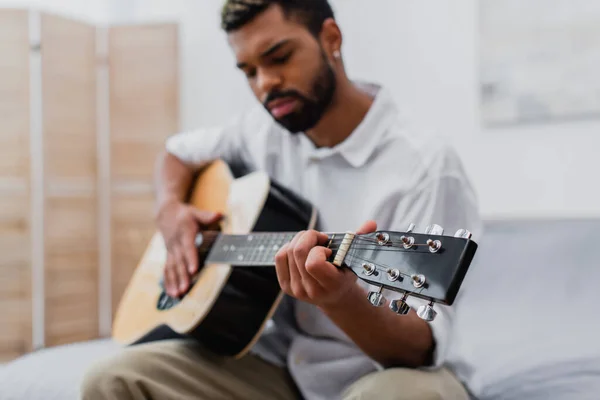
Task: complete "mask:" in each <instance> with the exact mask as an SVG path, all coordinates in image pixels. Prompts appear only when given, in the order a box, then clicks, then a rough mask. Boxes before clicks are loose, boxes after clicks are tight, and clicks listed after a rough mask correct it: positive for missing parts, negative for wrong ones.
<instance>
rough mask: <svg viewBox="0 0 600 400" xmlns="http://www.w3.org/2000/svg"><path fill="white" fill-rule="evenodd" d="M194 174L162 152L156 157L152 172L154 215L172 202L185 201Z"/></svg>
mask: <svg viewBox="0 0 600 400" xmlns="http://www.w3.org/2000/svg"><path fill="white" fill-rule="evenodd" d="M193 176H194V173H193V171H192V169H191V168H189V167H188V166H186V165H185V164H184V163H183V162H181V161H180V160H179V159H178V158H177V157H175V156H174V155H172V154H170V153H168V152H166V151H164V152H163V153H161V154H160V155H159V156H158V159H157V161H156V167H155V172H154V187H155V191H156V213H157V214H158V213H159V212H160V209H161V208H162V206H163V205H164V204H166V203H169V202H172V201H181V202H182V201H185V200H186V197H187V195H188V192H189V190H190V187H191V184H192V179H193Z"/></svg>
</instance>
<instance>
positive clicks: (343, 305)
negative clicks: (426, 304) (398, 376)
mask: <svg viewBox="0 0 600 400" xmlns="http://www.w3.org/2000/svg"><path fill="white" fill-rule="evenodd" d="M321 309H322V311H323V312H324V313H325V314H326V315H328V316H329V318H331V320H332V321H333V322H334V323H336V324H337V325H338V326H339V327H340V328H341V329H342V330H343V331H344V332H345V333H346V334H347V335H348V336H349V337H350V338H351V339H352V340H353V341H354V342H355V343H356V344H357V345H358V346H359V347H360V348H361V349H362V350H363V351H364V352H365V353H366V354H367V355H369V356H370V357H371V358H373V359H374V360H375V361H377V362H379V363H381V364H382V365H384V366H392V365H395V366H406V367H419V366H424V365H428V364H429V363H430V362H431V361H430V358H431V354H432V349H433V343H434V342H433V336H432V332H431V328H430V327H429V325H428V324H427V322H425V321H424V320H422V319H420V318H419V317H418V316H417V315H416V313H415V312H414V311H413V310H411V311H410V313H409V314H407V315H403V316H399V315H396V314H394V313H393V312H392V311H391V310H390V309H389V308H388V307H387V306H386V307H374V306H372V305H371V304H370V303H369V302H368V301H367V292H366V291H365V290H364V289H363V288H361V287H360V286H358V285H356V286H355V287H354V288H353V289H352V290H350V291H349V292H348V293H347V295H346V296H345V297H344V301H342V302H340V303H339V304H336V305H334V306H327V307H321Z"/></svg>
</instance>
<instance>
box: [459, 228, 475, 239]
mask: <svg viewBox="0 0 600 400" xmlns="http://www.w3.org/2000/svg"><path fill="white" fill-rule="evenodd" d="M472 236H473V234H472V233H471V232H469V231H468V230H466V229H459V230H457V231H456V233H455V234H454V237H457V238H463V239H471V237H472Z"/></svg>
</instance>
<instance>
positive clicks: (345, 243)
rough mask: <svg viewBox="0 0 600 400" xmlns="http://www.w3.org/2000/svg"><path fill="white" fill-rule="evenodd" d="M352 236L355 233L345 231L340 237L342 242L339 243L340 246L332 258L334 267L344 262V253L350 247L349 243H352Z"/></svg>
mask: <svg viewBox="0 0 600 400" xmlns="http://www.w3.org/2000/svg"><path fill="white" fill-rule="evenodd" d="M354 236H355V234H354V233H352V232H347V233H346V234H345V235H344V238H343V239H342V243H341V244H340V247H339V249H338V251H337V253H335V258H334V259H333V265H335V266H336V267H338V268H339V267H341V266H342V263H343V262H344V258H346V254H347V253H348V249H349V248H350V245H351V244H352V241H353V240H354Z"/></svg>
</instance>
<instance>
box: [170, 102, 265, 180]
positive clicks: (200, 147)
mask: <svg viewBox="0 0 600 400" xmlns="http://www.w3.org/2000/svg"><path fill="white" fill-rule="evenodd" d="M264 129H267V127H266V125H265V119H264V115H263V113H262V112H261V110H259V109H258V108H253V109H251V110H250V111H248V112H246V113H243V114H240V115H238V116H236V117H235V118H233V119H232V120H231V121H230V122H229V123H227V124H225V125H222V126H213V127H207V128H201V129H195V130H191V131H184V132H180V133H177V134H175V135H172V136H170V137H169V138H168V139H167V140H166V143H165V147H166V150H167V152H169V153H170V154H172V155H174V156H175V157H177V158H178V159H179V160H181V161H182V162H183V163H185V164H187V165H189V166H191V167H195V168H200V167H202V166H203V165H204V164H206V163H207V162H210V161H213V160H216V159H222V160H224V161H227V162H233V163H238V162H241V163H245V164H251V163H252V155H253V154H252V151H251V150H249V149H248V136H249V135H250V134H251V133H254V134H256V135H258V134H259V133H260V131H261V130H264Z"/></svg>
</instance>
